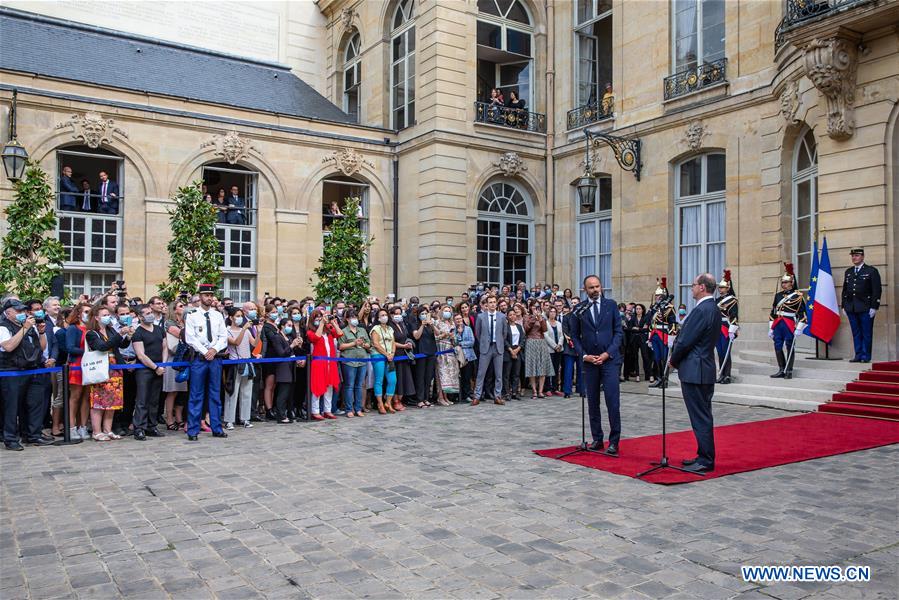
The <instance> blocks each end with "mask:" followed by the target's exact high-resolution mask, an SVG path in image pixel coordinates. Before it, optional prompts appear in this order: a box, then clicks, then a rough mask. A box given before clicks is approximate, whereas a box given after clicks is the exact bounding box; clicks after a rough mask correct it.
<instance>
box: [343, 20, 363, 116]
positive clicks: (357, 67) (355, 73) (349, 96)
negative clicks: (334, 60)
mask: <svg viewBox="0 0 899 600" xmlns="http://www.w3.org/2000/svg"><path fill="white" fill-rule="evenodd" d="M360 50H361V42H360V38H359V33H358V32H357V33H354V34H353V35H352V36H351V37H350V39H349V40H348V41H347V44H346V48H344V50H343V112H345V113H346V114H348V115H350V117H352V119H353V121H355V122H357V123H358V122H359V85H360V82H361V81H362V60H361V57H360V55H359V52H360Z"/></svg>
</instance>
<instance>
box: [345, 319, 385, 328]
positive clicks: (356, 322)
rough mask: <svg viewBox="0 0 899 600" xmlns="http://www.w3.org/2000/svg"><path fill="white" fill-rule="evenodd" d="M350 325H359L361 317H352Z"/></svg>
mask: <svg viewBox="0 0 899 600" xmlns="http://www.w3.org/2000/svg"><path fill="white" fill-rule="evenodd" d="M384 320H385V321H386V320H387V319H384ZM350 325H352V326H353V327H358V326H359V319H350Z"/></svg>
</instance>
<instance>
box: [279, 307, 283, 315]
mask: <svg viewBox="0 0 899 600" xmlns="http://www.w3.org/2000/svg"><path fill="white" fill-rule="evenodd" d="M283 312H284V307H283V306H279V307H278V314H281V313H283Z"/></svg>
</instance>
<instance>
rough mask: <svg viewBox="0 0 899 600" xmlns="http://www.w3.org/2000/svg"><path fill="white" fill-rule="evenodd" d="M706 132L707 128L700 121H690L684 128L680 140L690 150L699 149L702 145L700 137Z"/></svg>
mask: <svg viewBox="0 0 899 600" xmlns="http://www.w3.org/2000/svg"><path fill="white" fill-rule="evenodd" d="M707 134H708V129H707V128H706V126H705V125H703V123H702V121H699V120H697V121H690V124H689V125H687V129H685V130H684V137H683V139H682V140H681V141H682V142H683V143H684V144H686V145H687V147H688V148H689V149H690V150H699V149H700V148H701V147H702V138H704V137H705V136H706V135H707Z"/></svg>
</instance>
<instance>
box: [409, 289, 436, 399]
mask: <svg viewBox="0 0 899 600" xmlns="http://www.w3.org/2000/svg"><path fill="white" fill-rule="evenodd" d="M415 314H416V315H417V316H418V328H417V329H415V330H414V331H413V332H412V337H413V338H415V340H416V342H417V344H418V354H424V355H425V356H424V357H423V358H419V359H417V360H416V361H415V391H416V394H417V398H418V408H424V407H426V406H431V402H430V395H431V385H432V384H433V383H434V374H435V371H436V369H437V357H436V356H435V355H436V354H437V337H436V331H435V329H434V323H433V321H432V320H431V311H430V310H429V309H428V307H427V306H420V307H418V308H417V310H416V311H415Z"/></svg>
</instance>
